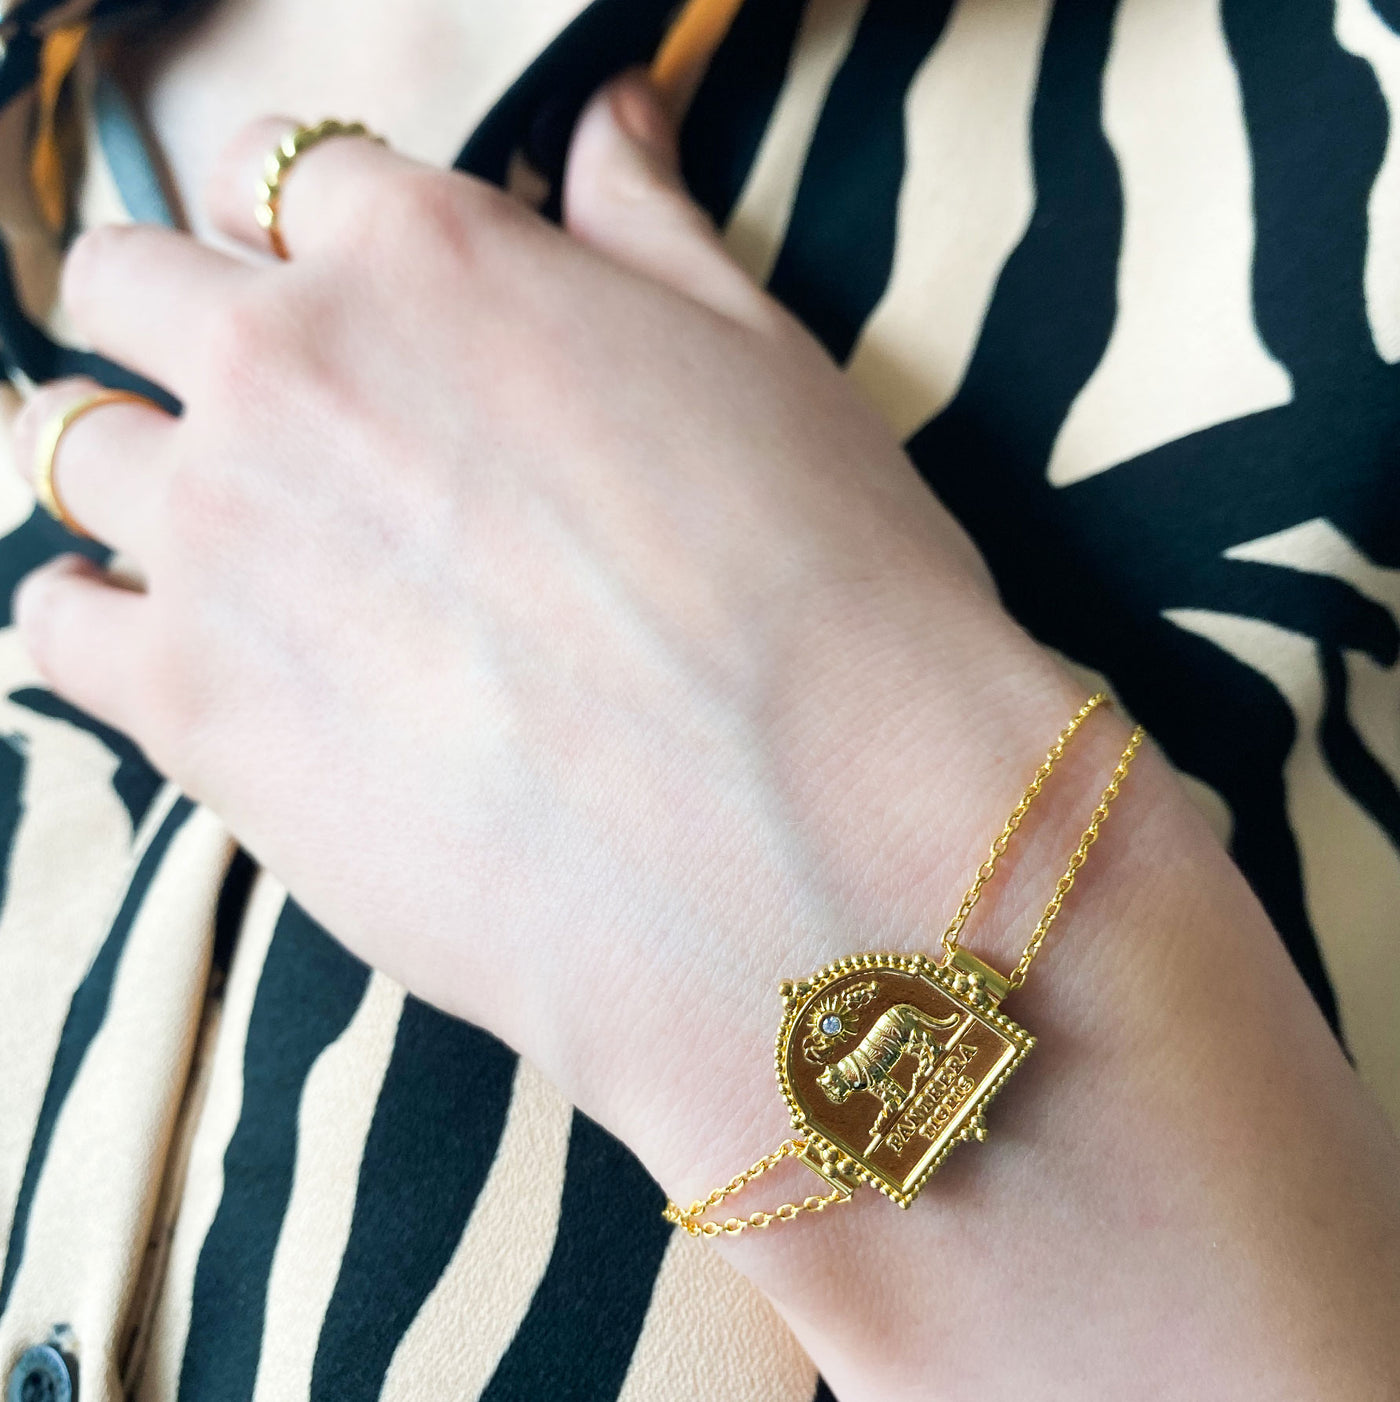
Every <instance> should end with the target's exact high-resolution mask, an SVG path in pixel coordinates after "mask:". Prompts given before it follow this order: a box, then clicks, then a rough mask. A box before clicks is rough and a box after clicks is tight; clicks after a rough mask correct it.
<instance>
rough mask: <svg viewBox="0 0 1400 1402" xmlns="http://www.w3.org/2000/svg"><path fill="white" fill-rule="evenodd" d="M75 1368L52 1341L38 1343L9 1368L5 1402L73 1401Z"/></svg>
mask: <svg viewBox="0 0 1400 1402" xmlns="http://www.w3.org/2000/svg"><path fill="white" fill-rule="evenodd" d="M73 1397H74V1391H73V1372H72V1369H71V1368H69V1366H68V1360H67V1359H66V1358H64V1356H63V1355H62V1354H61V1353H60V1352H59V1351H58V1350H57V1349H56V1348H54V1347H53V1346H52V1345H51V1344H36V1345H35V1346H34V1347H33V1348H31V1349H26V1350H25V1351H24V1353H23V1354H21V1355H20V1360H19V1362H18V1363H16V1364H15V1366H14V1368H13V1369H12V1370H11V1372H10V1385H9V1387H8V1388H7V1389H6V1392H5V1402H73Z"/></svg>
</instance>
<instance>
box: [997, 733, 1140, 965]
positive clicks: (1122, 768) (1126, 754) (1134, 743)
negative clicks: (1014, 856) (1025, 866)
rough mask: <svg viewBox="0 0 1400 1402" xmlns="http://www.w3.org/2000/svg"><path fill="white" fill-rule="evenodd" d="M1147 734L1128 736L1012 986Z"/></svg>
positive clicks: (1052, 916) (1037, 944)
mask: <svg viewBox="0 0 1400 1402" xmlns="http://www.w3.org/2000/svg"><path fill="white" fill-rule="evenodd" d="M1146 738H1147V732H1146V731H1145V730H1144V729H1143V728H1142V726H1140V725H1139V726H1136V727H1135V728H1134V730H1133V733H1132V735H1131V736H1130V737H1129V739H1128V744H1127V747H1126V748H1125V749H1124V751H1123V753H1122V755H1121V756H1120V758H1119V760H1118V766H1117V768H1115V769H1114V771H1113V777H1112V778H1111V779H1110V780H1109V781H1108V786H1107V787H1106V788H1105V789H1104V791H1103V794H1102V795H1101V796H1100V798H1099V803H1098V807H1097V808H1095V809H1094V811H1093V813H1092V814H1091V815H1090V817H1089V826H1088V827H1087V828H1085V829H1084V836H1083V837H1081V838H1080V839H1079V846H1078V847H1076V848H1075V849H1074V851H1073V852H1072V853H1071V854H1070V859H1069V865H1068V866H1067V867H1066V868H1065V874H1064V875H1063V876H1062V877H1060V879H1059V880H1058V881H1057V882H1056V883H1055V894H1054V895H1053V896H1051V897H1050V903H1049V905H1047V906H1046V907H1045V913H1044V914H1043V915H1042V916H1041V917H1040V924H1039V925H1037V926H1036V927H1035V929H1034V930H1032V931H1031V937H1030V939H1029V940H1027V941H1026V947H1025V949H1024V950H1023V951H1022V953H1021V957H1020V959H1019V960H1017V962H1016V967H1015V968H1014V969H1012V971H1011V974H1010V976H1009V977H1008V978H1007V980H1006V981H1007V983H1008V984H1009V985H1010V986H1011V987H1012V988H1020V986H1021V985H1022V984H1023V983H1025V981H1026V971H1027V970H1028V969H1029V968H1030V966H1031V960H1032V959H1034V958H1035V956H1036V955H1037V954H1039V953H1040V946H1041V945H1042V944H1044V943H1045V936H1046V935H1047V934H1048V933H1049V930H1050V926H1051V925H1053V924H1054V923H1055V917H1056V916H1057V915H1058V914H1059V913H1060V907H1061V906H1062V905H1063V904H1064V900H1065V897H1066V896H1067V895H1069V893H1070V888H1071V887H1072V886H1073V885H1074V878H1075V876H1076V875H1077V874H1078V871H1079V868H1080V867H1082V866H1083V865H1084V862H1085V860H1086V858H1087V857H1088V855H1089V848H1091V847H1092V846H1093V845H1094V843H1096V842H1097V841H1098V840H1099V829H1100V828H1101V827H1102V826H1103V825H1104V823H1105V822H1106V821H1107V820H1108V805H1109V804H1110V803H1112V802H1113V800H1114V799H1115V798H1117V797H1118V788H1119V785H1120V784H1122V782H1123V780H1124V779H1125V778H1126V777H1127V774H1128V766H1129V765H1130V764H1131V763H1132V762H1133V756H1134V755H1135V754H1137V752H1138V747H1139V746H1140V745H1141V744H1142V742H1143V741H1144V740H1145V739H1146Z"/></svg>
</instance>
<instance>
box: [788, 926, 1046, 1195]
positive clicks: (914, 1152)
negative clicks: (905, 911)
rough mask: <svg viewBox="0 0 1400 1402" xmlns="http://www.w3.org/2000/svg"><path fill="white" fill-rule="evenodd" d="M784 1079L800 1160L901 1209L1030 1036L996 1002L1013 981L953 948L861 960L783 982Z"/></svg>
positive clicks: (976, 1118) (978, 1119)
mask: <svg viewBox="0 0 1400 1402" xmlns="http://www.w3.org/2000/svg"><path fill="white" fill-rule="evenodd" d="M778 991H779V993H780V995H781V996H782V999H783V1009H784V1015H783V1022H782V1026H781V1028H780V1029H779V1031H778V1051H777V1059H778V1083H779V1085H780V1086H781V1088H782V1092H783V1099H784V1100H785V1101H787V1104H788V1108H789V1110H790V1111H791V1112H792V1123H793V1127H794V1129H795V1130H796V1131H797V1133H798V1135H800V1136H801V1137H802V1138H804V1139H805V1140H806V1141H807V1147H806V1149H805V1151H804V1152H803V1154H802V1161H803V1162H804V1163H806V1164H807V1165H808V1166H809V1167H810V1168H813V1169H815V1170H816V1171H817V1172H818V1173H820V1174H821V1175H822V1177H823V1178H825V1179H827V1181H828V1182H830V1183H831V1184H832V1186H833V1187H845V1188H847V1189H851V1188H854V1187H855V1186H856V1184H858V1183H869V1184H870V1185H871V1187H874V1188H878V1189H879V1190H880V1192H882V1193H884V1194H885V1196H886V1197H889V1198H893V1199H894V1201H895V1202H897V1203H898V1204H899V1205H900V1206H901V1207H908V1206H909V1204H910V1203H911V1202H913V1201H914V1199H915V1198H916V1197H917V1196H918V1194H919V1190H920V1189H921V1188H922V1187H923V1186H924V1184H925V1183H926V1182H927V1181H928V1179H929V1176H930V1175H931V1174H932V1173H933V1172H934V1170H935V1169H937V1168H938V1166H939V1165H940V1164H941V1163H942V1162H943V1160H944V1159H945V1158H947V1157H948V1155H949V1153H951V1152H952V1149H953V1146H954V1145H955V1144H957V1143H959V1142H961V1141H962V1140H965V1139H984V1138H985V1137H986V1123H985V1121H984V1119H983V1116H982V1112H983V1110H984V1109H985V1107H986V1104H987V1102H988V1101H989V1100H990V1099H991V1098H992V1096H993V1095H995V1094H996V1092H997V1091H998V1090H999V1089H1000V1087H1001V1085H1002V1082H1003V1081H1005V1080H1006V1078H1007V1077H1008V1076H1009V1075H1010V1074H1011V1073H1012V1072H1013V1071H1014V1070H1015V1069H1016V1068H1017V1066H1019V1065H1020V1064H1021V1062H1022V1061H1023V1060H1024V1058H1025V1056H1026V1053H1027V1052H1029V1051H1030V1049H1031V1048H1032V1047H1033V1046H1034V1045H1035V1038H1034V1037H1032V1036H1031V1035H1030V1034H1029V1033H1028V1032H1026V1030H1025V1029H1024V1028H1022V1027H1018V1026H1017V1025H1016V1023H1014V1022H1012V1021H1011V1019H1010V1018H1008V1017H1007V1016H1006V1015H1005V1014H1004V1013H1001V1012H999V1011H998V1009H997V1004H998V1003H999V1002H1000V1001H1001V998H1002V997H1003V996H1004V994H1005V993H1006V991H1007V984H1006V980H1005V979H1004V978H1003V977H1002V976H1001V975H1000V974H998V973H997V972H996V971H995V970H994V969H990V968H988V966H987V965H985V964H983V963H982V962H981V960H979V959H977V958H976V957H974V956H972V955H970V954H968V953H967V952H966V951H965V950H961V949H959V950H957V951H956V952H955V953H954V955H953V958H952V960H951V961H950V963H949V964H947V965H938V964H934V963H933V962H932V961H930V960H928V959H926V958H925V957H924V956H923V955H921V954H907V955H906V954H855V955H851V956H850V957H848V958H845V959H839V960H837V962H836V963H834V964H828V965H827V966H826V968H824V969H822V970H820V971H819V972H818V973H816V974H813V975H812V977H811V978H808V979H802V980H800V981H798V982H794V983H784V984H783V985H782V986H781V988H780V989H779V990H778Z"/></svg>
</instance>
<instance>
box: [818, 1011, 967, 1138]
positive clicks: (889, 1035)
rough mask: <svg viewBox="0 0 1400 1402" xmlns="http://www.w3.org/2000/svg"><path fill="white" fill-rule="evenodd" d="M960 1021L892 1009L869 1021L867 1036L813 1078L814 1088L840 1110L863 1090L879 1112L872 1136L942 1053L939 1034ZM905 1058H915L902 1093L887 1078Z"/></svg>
mask: <svg viewBox="0 0 1400 1402" xmlns="http://www.w3.org/2000/svg"><path fill="white" fill-rule="evenodd" d="M961 1021H962V1018H961V1017H960V1015H959V1014H957V1013H949V1014H948V1016H947V1017H945V1018H937V1017H933V1016H931V1015H930V1014H928V1013H925V1012H921V1011H920V1010H919V1009H918V1008H916V1007H915V1006H914V1005H913V1004H912V1003H896V1004H895V1006H894V1007H892V1008H887V1009H886V1010H885V1011H884V1012H882V1013H881V1014H880V1016H879V1017H877V1018H876V1019H875V1022H874V1024H873V1025H872V1026H871V1028H870V1031H869V1032H867V1033H866V1034H865V1036H864V1037H862V1038H861V1040H860V1042H859V1043H858V1044H857V1045H856V1046H855V1047H854V1048H853V1049H852V1050H851V1052H850V1053H849V1054H848V1055H846V1056H843V1057H842V1058H841V1060H840V1061H838V1062H835V1063H834V1064H833V1065H831V1066H828V1067H827V1068H826V1069H825V1070H824V1071H823V1072H822V1073H821V1075H820V1076H818V1077H817V1084H818V1085H819V1086H820V1087H821V1088H822V1092H823V1093H824V1094H825V1095H826V1097H827V1099H828V1100H830V1101H831V1103H832V1104H833V1105H840V1104H841V1103H842V1102H843V1101H844V1100H845V1099H846V1097H847V1096H848V1095H850V1094H851V1093H852V1092H853V1091H862V1090H865V1091H869V1092H870V1093H871V1094H872V1095H874V1096H876V1097H878V1098H879V1100H880V1102H881V1106H882V1109H881V1111H880V1115H879V1118H878V1119H877V1120H876V1122H875V1125H874V1127H873V1128H872V1131H871V1132H872V1133H874V1134H878V1133H879V1132H880V1129H881V1128H882V1127H883V1124H884V1121H885V1120H886V1119H887V1118H888V1117H889V1116H890V1115H893V1114H895V1113H896V1112H897V1111H898V1110H899V1108H900V1106H902V1105H903V1104H904V1102H905V1100H907V1099H908V1097H909V1096H910V1095H911V1094H912V1093H913V1091H914V1090H915V1089H917V1087H918V1083H919V1081H920V1080H922V1079H923V1078H924V1077H925V1076H927V1075H928V1073H929V1072H930V1071H931V1070H932V1069H933V1066H934V1064H935V1063H936V1062H937V1060H938V1058H939V1057H940V1056H942V1055H943V1053H944V1052H945V1051H946V1050H947V1047H946V1046H945V1045H944V1043H943V1042H942V1041H940V1040H939V1033H940V1032H947V1031H948V1030H949V1029H950V1028H953V1027H956V1026H957V1025H958V1023H959V1022H961ZM906 1053H912V1054H913V1055H915V1056H916V1057H917V1058H918V1066H917V1067H916V1068H915V1071H914V1077H913V1081H912V1082H911V1084H910V1086H909V1088H908V1089H906V1088H905V1087H903V1086H901V1085H900V1084H899V1082H898V1081H896V1080H895V1079H894V1078H893V1076H892V1075H891V1073H892V1072H893V1070H894V1068H895V1067H896V1066H897V1065H898V1064H899V1062H900V1061H901V1059H902V1058H903V1057H904V1055H905V1054H906Z"/></svg>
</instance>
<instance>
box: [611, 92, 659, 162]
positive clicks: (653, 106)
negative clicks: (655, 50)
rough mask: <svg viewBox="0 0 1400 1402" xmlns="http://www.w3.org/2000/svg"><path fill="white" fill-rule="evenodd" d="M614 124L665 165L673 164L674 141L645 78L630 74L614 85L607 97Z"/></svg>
mask: <svg viewBox="0 0 1400 1402" xmlns="http://www.w3.org/2000/svg"><path fill="white" fill-rule="evenodd" d="M608 101H609V105H610V106H611V108H612V114H613V120H614V121H615V122H616V123H617V125H618V126H619V127H620V128H621V130H622V132H623V133H624V135H626V136H628V137H630V138H631V140H632V141H634V142H635V143H636V144H637V145H638V146H641V147H642V148H643V149H644V150H645V151H647V153H648V154H650V155H651V156H653V157H655V158H656V159H658V160H660V161H662V162H663V163H664V164H666V165H668V166H669V165H671V164H672V163H673V159H674V156H673V153H674V147H675V138H674V136H673V134H672V132H671V125H670V123H669V122H668V121H667V119H666V114H665V113H664V112H663V111H662V110H661V104H660V103H659V102H658V101H657V100H656V96H655V94H654V93H653V92H652V90H651V85H650V83H649V82H648V80H647V78H646V75H645V74H644V73H642V72H640V71H637V72H634V73H629V74H628V75H627V76H626V77H624V78H621V79H619V80H618V81H617V82H616V83H614V85H613V88H612V91H611V92H610V93H609V96H608Z"/></svg>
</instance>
